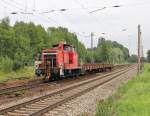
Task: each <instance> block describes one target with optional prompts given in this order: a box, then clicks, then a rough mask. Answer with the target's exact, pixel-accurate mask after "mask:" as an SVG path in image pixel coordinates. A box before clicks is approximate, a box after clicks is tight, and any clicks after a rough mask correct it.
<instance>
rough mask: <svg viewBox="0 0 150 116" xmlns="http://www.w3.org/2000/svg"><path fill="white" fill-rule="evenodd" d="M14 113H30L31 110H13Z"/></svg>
mask: <svg viewBox="0 0 150 116" xmlns="http://www.w3.org/2000/svg"><path fill="white" fill-rule="evenodd" d="M14 113H22V114H24V113H26V114H27V113H32V111H28V110H14Z"/></svg>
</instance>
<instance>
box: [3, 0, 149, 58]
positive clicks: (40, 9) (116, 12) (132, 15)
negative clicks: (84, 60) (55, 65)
mask: <svg viewBox="0 0 150 116" xmlns="http://www.w3.org/2000/svg"><path fill="white" fill-rule="evenodd" d="M116 5H119V6H120V7H112V6H116ZM0 6H1V7H0V19H2V18H4V17H6V16H9V18H10V21H11V25H13V24H14V23H15V22H16V21H24V22H31V21H32V22H34V23H35V24H41V25H42V26H44V27H45V29H46V28H48V27H52V26H55V27H58V26H63V27H67V28H68V29H69V31H71V32H74V33H76V34H77V36H78V38H79V40H80V41H81V42H82V43H84V45H85V46H86V47H87V48H88V47H90V45H91V44H90V42H91V41H90V40H91V39H90V33H91V32H93V33H94V46H96V45H97V41H98V38H99V37H105V38H106V39H109V40H112V41H117V42H119V43H121V44H123V45H124V46H126V47H127V48H129V50H130V53H131V54H137V34H138V31H137V27H138V24H140V25H141V32H142V35H141V38H142V43H143V50H144V55H146V52H147V50H148V49H150V45H149V44H150V32H149V31H150V23H149V21H150V1H149V0H0ZM60 9H67V10H66V11H60ZM97 9H102V10H99V11H97V12H93V13H90V12H92V11H94V10H97ZM53 10H55V11H54V12H52V11H53ZM12 13H15V14H12ZM16 13H17V14H16Z"/></svg>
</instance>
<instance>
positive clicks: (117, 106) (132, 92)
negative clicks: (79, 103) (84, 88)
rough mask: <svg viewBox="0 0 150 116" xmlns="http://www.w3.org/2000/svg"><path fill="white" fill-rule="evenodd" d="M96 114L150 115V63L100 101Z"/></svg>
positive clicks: (119, 115) (116, 115)
mask: <svg viewBox="0 0 150 116" xmlns="http://www.w3.org/2000/svg"><path fill="white" fill-rule="evenodd" d="M95 116H150V64H145V66H144V70H143V72H142V73H141V74H140V75H139V76H135V77H134V78H133V79H132V80H131V81H129V82H128V83H127V84H124V85H122V86H121V87H120V88H119V90H118V91H117V92H116V93H115V94H114V95H112V96H111V97H109V98H108V99H106V100H103V101H99V102H98V104H97V108H96V113H95Z"/></svg>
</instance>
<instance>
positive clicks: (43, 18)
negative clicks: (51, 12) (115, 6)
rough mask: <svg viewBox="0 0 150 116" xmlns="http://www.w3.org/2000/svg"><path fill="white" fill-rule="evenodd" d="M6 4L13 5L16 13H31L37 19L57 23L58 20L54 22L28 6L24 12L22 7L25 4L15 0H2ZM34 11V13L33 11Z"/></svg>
mask: <svg viewBox="0 0 150 116" xmlns="http://www.w3.org/2000/svg"><path fill="white" fill-rule="evenodd" d="M2 1H3V2H4V3H5V4H6V5H9V6H11V7H14V8H16V9H19V12H17V14H23V15H32V16H34V17H36V18H37V19H40V20H42V21H44V22H47V23H50V21H53V23H56V25H57V24H58V22H56V21H55V20H53V19H51V18H50V17H47V16H45V15H42V14H39V13H38V12H36V11H34V12H33V9H31V8H29V7H28V12H25V10H24V9H22V7H24V8H25V7H26V6H25V5H23V4H21V3H18V2H16V1H15V0H11V1H7V0H2ZM35 12H36V13H35Z"/></svg>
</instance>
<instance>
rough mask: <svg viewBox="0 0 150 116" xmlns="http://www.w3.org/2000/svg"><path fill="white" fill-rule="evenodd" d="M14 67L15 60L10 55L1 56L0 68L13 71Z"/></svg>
mask: <svg viewBox="0 0 150 116" xmlns="http://www.w3.org/2000/svg"><path fill="white" fill-rule="evenodd" d="M12 68H13V61H12V60H11V59H10V58H8V57H2V58H0V70H2V71H4V72H11V71H12Z"/></svg>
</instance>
